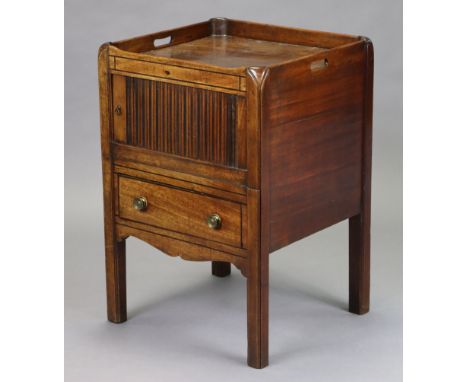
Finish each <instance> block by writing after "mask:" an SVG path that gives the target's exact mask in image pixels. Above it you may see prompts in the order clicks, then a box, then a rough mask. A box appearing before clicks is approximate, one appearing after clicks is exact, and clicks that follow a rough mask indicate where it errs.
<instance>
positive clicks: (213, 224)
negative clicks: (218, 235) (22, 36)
mask: <svg viewBox="0 0 468 382" xmlns="http://www.w3.org/2000/svg"><path fill="white" fill-rule="evenodd" d="M206 222H207V223H208V227H210V228H211V229H220V228H221V222H222V220H221V216H219V215H218V214H211V215H209V216H208V218H207V219H206Z"/></svg>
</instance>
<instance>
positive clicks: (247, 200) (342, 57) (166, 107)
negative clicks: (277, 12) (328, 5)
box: [99, 18, 373, 368]
mask: <svg viewBox="0 0 468 382" xmlns="http://www.w3.org/2000/svg"><path fill="white" fill-rule="evenodd" d="M165 37H167V38H168V42H167V43H166V44H165V45H162V46H157V47H155V40H159V39H161V38H165ZM99 86H100V105H101V109H100V111H101V147H102V166H103V184H104V229H105V242H106V248H105V250H106V251H105V253H106V283H107V284H106V285H107V306H108V318H109V320H111V321H113V322H123V321H125V320H126V291H125V285H126V280H125V239H126V238H127V237H128V236H134V237H136V238H139V239H141V240H144V241H146V242H147V243H149V244H150V245H152V246H154V247H155V248H158V249H159V250H161V251H162V252H163V253H166V254H168V255H170V256H179V257H181V258H183V259H186V260H193V261H210V262H211V263H212V274H213V275H215V276H218V277H225V276H227V275H229V274H230V272H231V267H230V264H233V265H235V266H236V267H237V268H238V269H239V270H240V271H241V272H242V274H243V275H244V276H246V277H247V339H248V351H247V363H248V364H249V365H250V366H252V367H255V368H263V367H265V366H267V365H268V363H269V359H268V341H269V340H268V321H269V318H268V317H269V308H268V307H269V301H268V296H269V255H270V253H271V252H273V251H275V250H277V249H279V248H282V247H284V246H286V245H288V244H290V243H293V242H295V241H297V240H299V239H301V238H303V237H306V236H308V235H310V234H312V233H314V232H317V231H318V230H321V229H324V228H326V227H328V226H330V225H332V224H335V223H337V222H339V221H343V220H346V219H349V310H350V311H351V312H353V313H357V314H363V313H366V312H367V311H368V309H369V285H370V210H371V207H370V206H371V202H370V194H371V193H370V190H371V153H372V96H373V92H372V89H373V48H372V43H371V42H370V40H368V39H366V38H363V37H358V36H350V35H343V34H335V33H327V32H319V31H311V30H304V29H298V28H288V27H277V26H272V25H265V24H258V23H251V22H244V21H238V20H229V19H224V18H215V19H211V20H208V21H205V22H202V23H198V24H194V25H190V26H186V27H181V28H176V29H172V30H167V31H161V32H156V33H153V34H149V35H145V36H140V37H136V38H132V39H128V40H124V41H119V42H115V43H111V44H105V45H103V46H102V48H101V49H100V52H99ZM138 196H144V197H146V199H147V200H148V203H149V207H148V208H147V209H146V210H145V211H138V210H135V209H134V208H133V205H132V204H133V199H134V198H135V197H138ZM211 213H218V214H220V215H221V217H222V220H223V222H222V226H221V229H220V230H212V229H210V228H208V225H207V222H206V218H207V216H208V215H209V214H211ZM207 314H209V313H207Z"/></svg>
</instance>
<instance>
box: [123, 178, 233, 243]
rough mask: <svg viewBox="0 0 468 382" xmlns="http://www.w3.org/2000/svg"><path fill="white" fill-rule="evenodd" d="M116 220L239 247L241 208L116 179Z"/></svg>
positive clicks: (135, 181) (227, 203) (204, 196)
mask: <svg viewBox="0 0 468 382" xmlns="http://www.w3.org/2000/svg"><path fill="white" fill-rule="evenodd" d="M118 187H119V190H118V196H119V197H118V207H119V216H120V218H122V219H129V220H133V221H136V222H140V223H144V224H149V225H153V226H157V227H160V228H163V229H168V230H171V231H176V232H179V233H183V234H187V235H192V236H197V237H201V238H205V239H208V240H213V241H217V242H220V243H224V244H229V245H232V246H235V247H241V224H242V215H241V204H239V203H235V202H231V201H227V200H223V199H218V198H215V197H211V196H207V195H204V194H199V193H196V192H193V191H188V190H184V189H179V188H174V187H171V186H168V185H163V184H158V183H151V182H147V181H143V180H137V179H134V178H127V177H124V176H119V181H118Z"/></svg>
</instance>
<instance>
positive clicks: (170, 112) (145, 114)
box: [116, 77, 245, 167]
mask: <svg viewBox="0 0 468 382" xmlns="http://www.w3.org/2000/svg"><path fill="white" fill-rule="evenodd" d="M125 93H126V97H125V108H124V110H125V112H126V115H125V117H126V133H125V134H126V139H125V141H124V143H127V144H129V145H132V146H139V147H144V148H147V149H150V150H155V151H159V152H164V153H169V154H173V155H179V156H183V157H187V158H193V159H198V160H203V161H208V162H213V163H219V164H222V165H226V166H231V167H241V166H242V165H243V164H244V165H245V156H243V155H242V152H241V150H240V148H238V147H237V146H239V147H240V146H241V144H240V142H239V145H236V143H237V138H238V137H236V132H237V128H236V127H237V118H238V114H237V98H238V97H236V96H235V95H231V94H224V93H219V92H212V91H208V90H204V89H197V88H191V87H187V86H181V85H174V84H169V83H164V82H159V81H149V80H142V79H138V78H132V77H127V78H126V88H125ZM122 110H123V109H122ZM205 116H210V117H209V118H205ZM119 127H120V126H119ZM116 128H117V127H116ZM242 138H243V139H244V140H245V137H242V135H241V139H242ZM242 146H243V145H242ZM238 150H239V152H240V155H239V154H238Z"/></svg>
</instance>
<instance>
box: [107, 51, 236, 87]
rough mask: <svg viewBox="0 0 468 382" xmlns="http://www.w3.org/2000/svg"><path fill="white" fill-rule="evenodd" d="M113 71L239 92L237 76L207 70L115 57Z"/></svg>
mask: <svg viewBox="0 0 468 382" xmlns="http://www.w3.org/2000/svg"><path fill="white" fill-rule="evenodd" d="M115 69H116V70H120V71H122V72H128V73H140V74H145V75H148V76H154V77H162V78H168V79H175V80H180V81H186V82H194V83H200V84H207V85H211V86H217V87H221V88H227V89H235V90H240V78H239V76H235V75H229V74H222V73H217V72H211V71H208V70H197V69H188V68H184V67H180V66H176V65H167V64H166V65H165V64H156V63H151V62H147V61H142V60H133V59H128V58H124V57H115Z"/></svg>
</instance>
